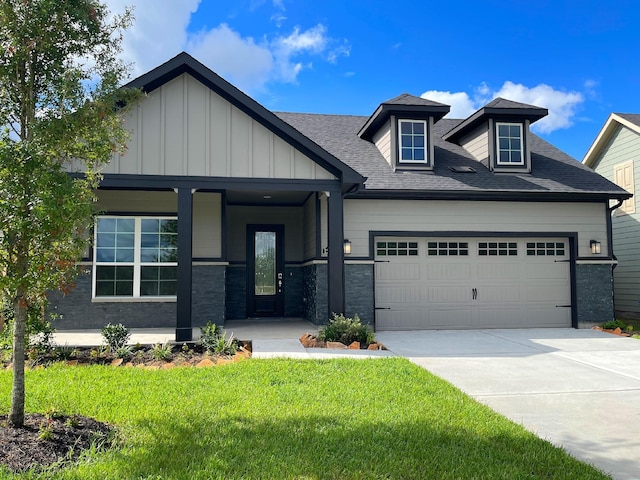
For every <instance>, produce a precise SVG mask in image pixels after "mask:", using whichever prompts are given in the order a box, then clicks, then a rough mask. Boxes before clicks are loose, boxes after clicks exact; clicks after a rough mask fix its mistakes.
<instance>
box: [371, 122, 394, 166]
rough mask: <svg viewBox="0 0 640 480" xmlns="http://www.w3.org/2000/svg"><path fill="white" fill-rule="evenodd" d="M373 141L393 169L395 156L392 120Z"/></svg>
mask: <svg viewBox="0 0 640 480" xmlns="http://www.w3.org/2000/svg"><path fill="white" fill-rule="evenodd" d="M372 140H373V143H374V144H375V145H376V147H377V148H378V150H379V151H380V153H381V154H382V156H383V157H384V159H385V160H386V161H387V163H388V164H389V165H391V166H392V167H393V166H394V158H395V156H394V155H392V153H391V120H387V122H386V123H385V124H384V125H383V126H382V127H381V128H380V130H378V131H377V132H376V134H375V135H374V136H373V138H372Z"/></svg>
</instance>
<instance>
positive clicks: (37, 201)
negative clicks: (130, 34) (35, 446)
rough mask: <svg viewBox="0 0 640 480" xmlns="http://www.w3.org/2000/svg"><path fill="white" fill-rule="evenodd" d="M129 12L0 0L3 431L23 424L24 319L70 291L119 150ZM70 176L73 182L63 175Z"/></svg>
mask: <svg viewBox="0 0 640 480" xmlns="http://www.w3.org/2000/svg"><path fill="white" fill-rule="evenodd" d="M131 18H132V17H131V12H130V11H126V12H125V13H124V14H123V15H120V16H113V17H112V16H111V15H110V12H109V11H108V9H107V8H106V6H105V5H103V4H101V3H99V2H98V1H94V0H0V127H1V128H2V131H1V132H0V294H1V295H2V296H3V298H4V299H5V301H6V302H8V303H9V304H10V305H11V306H12V307H13V308H12V309H13V316H14V322H13V386H12V391H11V411H10V414H9V423H11V424H12V425H14V426H22V425H23V423H24V399H25V384H24V365H25V349H24V346H25V330H26V326H27V321H29V319H28V317H29V315H28V312H30V311H33V310H34V307H35V309H36V310H37V308H38V307H39V306H41V305H43V304H44V303H45V302H46V293H47V291H49V290H55V289H62V290H65V289H68V288H72V286H73V284H72V282H73V279H74V278H75V275H76V273H77V267H76V264H77V260H78V259H79V258H80V257H81V255H82V253H83V252H84V251H85V249H86V248H87V243H88V241H89V234H88V232H89V229H90V228H91V225H92V220H93V213H94V204H95V188H96V187H97V185H98V183H99V181H100V174H99V169H100V167H101V166H102V165H104V164H105V163H106V162H108V161H109V159H110V158H111V156H112V154H113V153H114V152H115V151H119V150H123V149H124V142H125V140H126V138H127V132H126V131H125V130H124V128H123V123H122V118H121V116H120V115H119V112H120V111H121V110H122V108H123V107H124V106H125V105H130V104H131V102H132V101H133V100H134V99H135V98H136V97H137V93H135V92H130V91H125V90H123V89H120V88H119V86H120V84H121V82H122V80H123V79H124V78H125V76H126V74H127V66H126V65H124V64H123V63H122V62H121V61H119V60H118V59H117V54H118V53H119V52H120V45H121V40H122V31H123V29H125V28H127V27H128V26H129V25H130V23H131ZM69 171H75V172H77V173H78V174H77V175H73V176H72V175H69V173H68V172H69Z"/></svg>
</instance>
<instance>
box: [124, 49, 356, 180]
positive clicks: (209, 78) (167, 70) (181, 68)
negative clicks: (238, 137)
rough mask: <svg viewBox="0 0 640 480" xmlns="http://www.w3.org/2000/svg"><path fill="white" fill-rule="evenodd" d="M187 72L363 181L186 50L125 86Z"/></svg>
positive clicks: (323, 161)
mask: <svg viewBox="0 0 640 480" xmlns="http://www.w3.org/2000/svg"><path fill="white" fill-rule="evenodd" d="M183 73H187V74H189V75H190V76H192V77H193V78H195V79H196V80H198V81H199V82H200V83H202V84H203V85H205V86H206V87H208V88H209V89H211V90H212V91H214V92H215V93H217V94H218V95H220V96H221V97H222V98H224V99H225V100H227V101H228V102H230V103H231V104H232V105H234V106H235V107H237V108H238V109H240V110H241V111H242V112H244V113H246V114H247V115H249V116H250V117H251V118H252V119H254V120H255V121H256V122H258V123H260V124H261V125H262V126H264V127H265V128H267V129H268V130H270V131H272V132H273V133H274V134H276V135H277V136H279V137H280V138H282V139H283V140H284V141H285V142H287V143H289V144H290V145H291V146H293V147H294V148H296V149H297V150H299V151H300V152H302V153H304V154H305V155H306V156H308V157H309V158H311V159H312V160H313V161H314V162H315V163H317V164H318V165H320V166H321V167H322V168H324V169H325V170H328V171H329V172H330V173H332V174H333V175H335V176H336V177H338V178H340V179H341V180H342V183H344V184H349V186H348V188H351V186H352V185H360V184H362V183H364V181H365V178H364V177H363V176H362V175H360V174H359V173H358V172H356V171H355V170H354V169H352V168H351V167H349V166H348V165H346V164H345V163H343V162H341V161H340V160H339V159H338V158H336V157H334V156H333V155H331V154H330V153H329V152H327V151H326V150H324V149H323V148H322V147H320V146H319V145H318V144H317V143H315V142H313V141H312V140H311V139H309V138H308V137H306V136H304V135H303V134H302V133H300V132H299V131H298V130H296V129H295V128H293V127H292V126H291V125H289V124H288V123H286V122H285V121H284V120H282V119H280V118H278V117H277V116H276V115H275V114H274V113H272V112H271V111H269V110H268V109H266V108H265V107H263V106H262V105H260V104H259V103H258V102H256V101H255V100H254V99H252V98H251V97H249V96H248V95H246V94H245V93H243V92H242V91H240V90H239V89H238V88H236V87H234V86H233V85H232V84H230V83H229V82H227V81H226V80H224V79H223V78H222V77H220V76H219V75H218V74H216V73H215V72H213V71H212V70H211V69H209V68H208V67H206V66H205V65H203V64H202V63H200V62H198V61H197V60H196V59H195V58H193V57H192V56H191V55H189V54H188V53H186V52H182V53H180V54H178V55H177V56H175V57H174V58H172V59H171V60H169V61H167V62H165V63H163V64H162V65H160V66H158V67H156V68H154V69H153V70H151V71H150V72H147V73H145V74H144V75H142V76H140V77H138V78H136V79H134V80H132V81H131V82H129V83H128V84H126V85H125V86H124V88H139V89H141V90H143V91H144V92H146V93H149V92H152V91H153V90H156V89H157V88H160V87H161V86H162V85H164V84H166V83H168V82H169V81H171V80H173V79H175V78H177V77H179V76H180V75H182V74H183Z"/></svg>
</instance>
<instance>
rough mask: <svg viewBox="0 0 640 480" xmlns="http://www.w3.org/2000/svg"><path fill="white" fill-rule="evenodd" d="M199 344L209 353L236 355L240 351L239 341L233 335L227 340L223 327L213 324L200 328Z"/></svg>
mask: <svg viewBox="0 0 640 480" xmlns="http://www.w3.org/2000/svg"><path fill="white" fill-rule="evenodd" d="M199 342H200V344H201V345H202V348H204V349H205V351H206V352H207V353H216V354H219V355H234V354H235V353H236V352H237V351H238V341H237V340H236V339H234V338H233V335H231V336H230V337H229V338H227V334H226V333H225V332H223V330H222V327H221V326H220V325H216V324H215V323H211V322H207V324H206V325H205V326H204V327H201V328H200V340H199Z"/></svg>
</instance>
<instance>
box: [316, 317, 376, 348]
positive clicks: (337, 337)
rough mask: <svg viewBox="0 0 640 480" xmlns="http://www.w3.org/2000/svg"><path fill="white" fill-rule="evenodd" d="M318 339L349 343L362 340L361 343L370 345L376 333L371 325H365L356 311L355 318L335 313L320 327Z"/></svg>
mask: <svg viewBox="0 0 640 480" xmlns="http://www.w3.org/2000/svg"><path fill="white" fill-rule="evenodd" d="M318 340H320V341H322V342H340V343H344V344H345V345H349V344H351V343H353V342H360V344H361V345H369V344H370V343H373V342H374V341H375V334H374V333H373V330H372V329H371V327H370V326H369V325H364V324H363V323H362V322H361V321H360V317H358V314H357V313H356V314H355V315H354V316H353V318H351V317H345V316H344V314H340V315H338V314H336V313H334V314H333V318H331V320H329V323H328V324H327V325H325V326H323V327H320V329H319V331H318Z"/></svg>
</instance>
